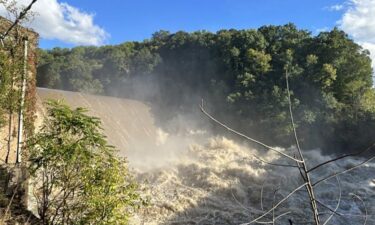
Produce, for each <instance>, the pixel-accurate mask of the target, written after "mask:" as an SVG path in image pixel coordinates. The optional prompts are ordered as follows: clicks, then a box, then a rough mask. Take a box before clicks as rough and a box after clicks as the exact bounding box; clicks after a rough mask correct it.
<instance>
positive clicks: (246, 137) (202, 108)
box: [199, 99, 303, 163]
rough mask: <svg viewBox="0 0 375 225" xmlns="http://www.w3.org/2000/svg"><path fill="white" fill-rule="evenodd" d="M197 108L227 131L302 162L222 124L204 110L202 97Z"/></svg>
mask: <svg viewBox="0 0 375 225" xmlns="http://www.w3.org/2000/svg"><path fill="white" fill-rule="evenodd" d="M199 108H200V109H201V111H202V112H203V113H204V114H205V115H206V116H207V117H208V118H209V119H211V120H212V121H214V122H215V123H217V124H219V125H220V126H222V127H224V128H225V129H227V130H228V131H230V132H232V133H234V134H237V135H238V136H241V137H243V138H245V139H247V140H249V141H252V142H254V143H256V144H258V145H261V146H263V147H265V148H267V149H269V150H272V151H274V152H277V153H278V154H280V155H282V156H284V157H287V158H289V159H291V160H293V161H295V162H299V163H302V162H303V161H301V160H298V159H295V158H293V157H292V156H290V155H287V154H285V153H283V152H281V151H279V150H278V149H276V148H273V147H271V146H268V145H266V144H264V143H262V142H260V141H258V140H255V139H253V138H251V137H248V136H246V135H245V134H242V133H240V132H238V131H236V130H233V129H232V128H230V127H228V126H227V125H225V124H223V123H222V122H220V121H218V120H217V119H215V118H214V117H213V116H211V115H210V114H209V113H208V112H206V110H205V109H204V107H203V99H202V104H201V105H200V106H199Z"/></svg>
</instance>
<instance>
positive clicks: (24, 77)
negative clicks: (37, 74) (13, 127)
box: [16, 38, 29, 163]
mask: <svg viewBox="0 0 375 225" xmlns="http://www.w3.org/2000/svg"><path fill="white" fill-rule="evenodd" d="M23 43H24V59H23V73H22V86H21V99H20V101H21V102H20V108H19V114H18V140H17V158H16V163H20V162H21V153H22V152H21V147H22V142H23V113H24V112H23V111H24V110H23V108H24V105H25V95H26V80H27V64H28V54H27V53H28V52H27V50H28V44H29V41H28V39H27V38H25V39H24V42H23Z"/></svg>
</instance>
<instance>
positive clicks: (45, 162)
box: [28, 101, 144, 225]
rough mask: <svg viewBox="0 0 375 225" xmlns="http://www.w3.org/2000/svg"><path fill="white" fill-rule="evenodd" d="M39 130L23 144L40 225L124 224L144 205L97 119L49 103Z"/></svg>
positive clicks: (123, 162) (62, 105)
mask: <svg viewBox="0 0 375 225" xmlns="http://www.w3.org/2000/svg"><path fill="white" fill-rule="evenodd" d="M47 106H48V118H46V120H45V122H44V125H43V127H42V129H41V131H40V132H39V133H38V134H36V135H34V136H33V137H32V138H30V139H29V140H28V148H29V149H30V159H29V160H30V171H31V174H32V176H33V177H34V179H35V191H34V194H35V196H36V199H37V206H38V213H39V216H40V218H41V219H42V221H43V223H44V224H103V225H104V224H127V220H128V217H129V215H130V214H131V212H132V210H134V209H135V208H137V207H139V206H141V205H142V204H144V201H143V200H142V199H141V198H140V196H139V194H138V191H137V185H136V183H135V182H134V181H133V179H132V177H131V176H130V174H129V171H128V169H127V166H126V162H125V160H124V159H122V158H119V157H118V156H115V150H114V149H113V147H111V146H108V144H107V141H106V140H105V137H104V136H103V135H102V133H101V128H100V120H99V119H98V118H95V117H91V116H88V115H86V114H85V113H86V110H85V109H83V108H77V109H74V110H72V109H70V108H69V107H68V106H66V105H64V104H62V103H61V102H56V101H50V102H48V103H47Z"/></svg>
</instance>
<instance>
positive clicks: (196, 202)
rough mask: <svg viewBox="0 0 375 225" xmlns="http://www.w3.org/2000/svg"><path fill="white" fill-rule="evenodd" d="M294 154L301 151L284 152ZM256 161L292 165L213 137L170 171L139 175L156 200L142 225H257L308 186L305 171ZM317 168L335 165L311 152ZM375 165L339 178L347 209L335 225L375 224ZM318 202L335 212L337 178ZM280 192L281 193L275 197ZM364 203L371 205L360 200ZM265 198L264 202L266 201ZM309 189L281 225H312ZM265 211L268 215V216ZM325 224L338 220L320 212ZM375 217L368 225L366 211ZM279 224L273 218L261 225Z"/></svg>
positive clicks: (287, 207)
mask: <svg viewBox="0 0 375 225" xmlns="http://www.w3.org/2000/svg"><path fill="white" fill-rule="evenodd" d="M280 150H281V151H286V152H289V153H291V152H292V151H293V149H289V150H283V149H280ZM254 154H256V155H258V156H259V155H261V156H262V158H263V159H265V160H267V161H269V162H276V161H277V162H278V163H287V162H288V160H280V159H279V156H278V155H277V153H276V154H275V153H272V152H268V153H266V154H261V153H260V152H258V151H257V150H254V149H252V148H249V147H247V146H246V145H240V144H238V143H235V142H234V141H232V140H229V139H227V138H225V137H214V138H209V139H208V140H207V142H206V143H204V144H192V145H190V146H189V147H188V149H187V151H186V152H185V153H184V154H183V155H182V156H181V157H179V158H175V160H174V161H173V162H172V161H171V162H170V163H169V164H168V165H167V166H162V167H159V168H153V169H152V170H148V171H143V172H142V171H138V173H137V179H138V180H139V181H142V182H143V183H144V185H143V188H144V190H147V193H148V195H149V196H151V202H150V206H149V207H148V208H147V209H145V210H143V211H141V212H138V214H137V215H136V216H135V218H134V221H133V223H134V224H148V225H154V224H176V225H177V224H199V225H209V224H222V225H224V224H225V225H226V224H228V225H229V224H241V223H246V222H250V221H251V220H252V219H254V218H256V217H257V216H260V215H261V214H262V212H265V211H268V210H269V209H271V208H272V205H273V204H276V203H277V202H278V201H280V200H281V199H283V198H284V197H285V196H286V195H288V194H289V192H291V191H292V190H293V189H294V188H296V187H298V186H300V185H301V184H303V181H302V180H301V178H300V177H299V172H298V169H296V168H285V167H275V166H271V165H268V164H264V163H262V162H260V161H259V160H258V159H257V158H255V157H254ZM307 157H308V159H309V162H310V163H311V164H312V165H315V163H318V162H322V161H324V160H327V159H329V158H328V157H323V156H322V155H321V154H320V153H319V152H318V151H310V152H308V153H307ZM358 162H360V161H359V160H349V161H346V162H345V163H342V164H340V165H333V166H326V167H324V168H322V169H320V170H319V171H317V173H316V174H315V176H313V179H314V178H317V177H319V176H322V175H328V174H330V173H333V172H335V171H341V170H344V169H345V168H348V167H349V166H350V165H354V164H356V163H358ZM374 171H375V164H374V163H368V164H366V165H365V166H364V167H362V168H360V169H358V170H356V171H353V172H349V173H347V174H344V175H341V176H339V181H340V184H341V189H342V197H341V204H340V207H339V209H338V211H337V213H339V214H340V215H341V216H335V217H333V218H332V220H331V221H330V223H328V224H335V225H344V224H345V225H348V224H353V225H354V224H364V221H365V219H367V224H375V217H374V216H373V215H371V213H374V210H375V207H374V206H375V205H374V203H375V201H374V197H375V196H374V194H375V192H374V191H375V189H374V188H375V187H374V186H375V185H374V180H373V178H374ZM316 192H317V198H318V199H319V200H320V201H321V202H323V203H325V204H326V205H327V206H329V207H330V208H331V209H335V207H336V204H337V201H338V198H339V187H338V184H337V181H336V179H331V180H329V181H328V182H325V183H322V184H320V185H319V186H318V187H317V188H316ZM275 193H276V194H275ZM353 194H355V196H359V197H360V198H361V199H362V200H364V204H365V206H366V208H365V207H364V205H363V204H362V203H361V201H360V200H359V199H357V198H353V196H354V195H353ZM261 196H262V199H261ZM306 199H307V194H306V193H305V189H301V191H299V192H297V193H296V194H294V195H293V196H292V197H291V198H290V199H289V200H288V201H286V202H285V203H283V204H282V205H281V206H280V207H279V208H278V209H277V210H275V214H274V217H275V218H277V216H278V215H281V214H283V213H288V214H287V215H285V216H283V217H280V218H279V219H277V220H276V222H275V224H288V225H289V224H290V223H289V221H288V220H289V219H291V220H292V221H293V222H294V223H293V224H312V218H311V216H310V209H309V203H308V202H307V201H306ZM262 207H263V210H262ZM320 210H321V212H322V213H327V214H324V215H322V216H321V218H322V221H325V219H326V218H328V216H329V215H330V214H328V213H329V211H328V210H326V209H325V208H323V207H320ZM366 210H367V212H368V214H369V215H368V216H367V218H365V216H364V215H365V211H366ZM260 221H262V222H269V221H272V213H271V214H270V215H269V216H267V217H265V218H264V219H262V220H260ZM255 224H257V223H255Z"/></svg>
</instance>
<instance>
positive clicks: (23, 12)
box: [0, 0, 37, 40]
mask: <svg viewBox="0 0 375 225" xmlns="http://www.w3.org/2000/svg"><path fill="white" fill-rule="evenodd" d="M36 1H37V0H32V1H31V3H30V4H29V5H28V6H27V7H26V8H24V9H23V10H22V11H21V13H20V15H19V16H18V17H17V18H16V20H15V21H14V22H13V24H12V25H11V26H10V27H9V28H8V30H6V31H5V33H4V34H1V35H0V40H3V39H4V38H5V37H6V36H8V34H9V32H10V31H11V30H12V29H13V28H14V27H15V26H17V24H18V23H19V22H20V21H21V20H22V19H23V18H24V17H25V16H26V14H27V12H28V11H29V10H30V9H31V7H32V6H33V5H34V3H35V2H36Z"/></svg>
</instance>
